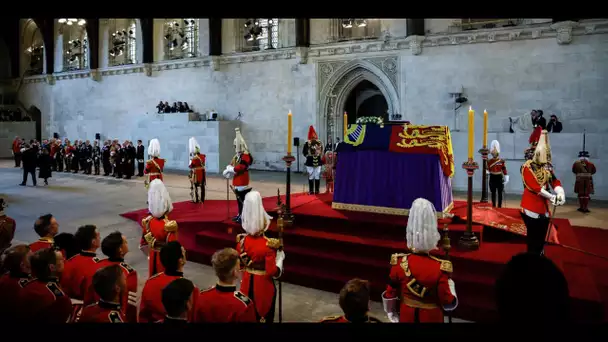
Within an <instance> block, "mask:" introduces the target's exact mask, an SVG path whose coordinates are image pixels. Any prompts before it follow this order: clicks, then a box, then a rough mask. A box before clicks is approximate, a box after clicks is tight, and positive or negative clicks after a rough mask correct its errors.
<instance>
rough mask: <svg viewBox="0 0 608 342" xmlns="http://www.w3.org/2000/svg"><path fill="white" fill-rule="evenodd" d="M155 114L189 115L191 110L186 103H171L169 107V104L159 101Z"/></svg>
mask: <svg viewBox="0 0 608 342" xmlns="http://www.w3.org/2000/svg"><path fill="white" fill-rule="evenodd" d="M156 109H157V110H158V112H157V113H159V114H160V113H190V112H193V110H192V109H191V108H190V106H189V105H188V102H181V101H178V102H173V105H170V104H169V102H167V101H165V102H163V101H160V102H159V103H158V104H157V105H156Z"/></svg>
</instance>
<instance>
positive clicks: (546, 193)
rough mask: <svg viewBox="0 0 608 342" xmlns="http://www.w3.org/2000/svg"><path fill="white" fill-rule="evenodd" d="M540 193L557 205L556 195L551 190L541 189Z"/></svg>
mask: <svg viewBox="0 0 608 342" xmlns="http://www.w3.org/2000/svg"><path fill="white" fill-rule="evenodd" d="M540 195H541V196H542V197H544V198H546V199H548V200H549V202H551V204H553V205H557V204H556V197H557V196H555V195H554V194H552V193H550V192H549V191H547V190H546V189H540Z"/></svg>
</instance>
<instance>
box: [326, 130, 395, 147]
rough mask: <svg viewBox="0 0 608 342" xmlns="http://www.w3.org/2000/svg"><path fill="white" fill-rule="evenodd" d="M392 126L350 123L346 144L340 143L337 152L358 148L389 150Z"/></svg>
mask: <svg viewBox="0 0 608 342" xmlns="http://www.w3.org/2000/svg"><path fill="white" fill-rule="evenodd" d="M391 134H392V126H391V125H386V126H383V127H380V126H379V125H376V124H370V125H349V126H348V132H347V136H346V139H345V140H344V142H345V144H339V146H338V149H337V152H338V153H339V152H349V151H358V150H380V151H388V148H389V144H390V141H391Z"/></svg>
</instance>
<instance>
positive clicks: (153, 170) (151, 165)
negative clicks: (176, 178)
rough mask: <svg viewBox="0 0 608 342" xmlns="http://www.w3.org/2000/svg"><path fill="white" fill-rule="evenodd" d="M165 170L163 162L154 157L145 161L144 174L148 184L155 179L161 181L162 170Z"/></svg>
mask: <svg viewBox="0 0 608 342" xmlns="http://www.w3.org/2000/svg"><path fill="white" fill-rule="evenodd" d="M164 169H165V160H164V159H161V158H158V157H154V158H152V159H149V160H148V161H146V168H145V169H144V174H145V175H147V176H148V183H151V182H152V181H153V180H155V179H157V178H158V179H160V180H161V181H162V180H163V170H164Z"/></svg>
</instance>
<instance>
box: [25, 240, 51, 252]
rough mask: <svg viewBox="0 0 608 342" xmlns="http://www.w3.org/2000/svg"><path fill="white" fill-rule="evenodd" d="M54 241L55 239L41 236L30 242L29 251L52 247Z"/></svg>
mask: <svg viewBox="0 0 608 342" xmlns="http://www.w3.org/2000/svg"><path fill="white" fill-rule="evenodd" d="M54 243H55V241H54V240H53V238H50V237H43V238H40V239H38V241H36V242H32V243H30V251H32V253H36V252H38V251H39V250H41V249H45V248H52V247H53V245H54Z"/></svg>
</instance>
